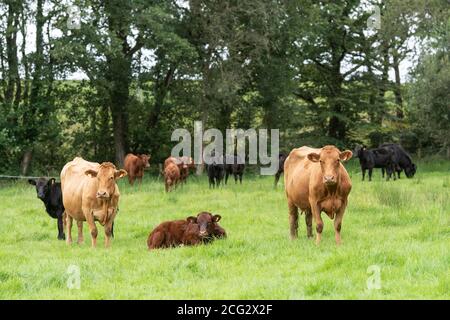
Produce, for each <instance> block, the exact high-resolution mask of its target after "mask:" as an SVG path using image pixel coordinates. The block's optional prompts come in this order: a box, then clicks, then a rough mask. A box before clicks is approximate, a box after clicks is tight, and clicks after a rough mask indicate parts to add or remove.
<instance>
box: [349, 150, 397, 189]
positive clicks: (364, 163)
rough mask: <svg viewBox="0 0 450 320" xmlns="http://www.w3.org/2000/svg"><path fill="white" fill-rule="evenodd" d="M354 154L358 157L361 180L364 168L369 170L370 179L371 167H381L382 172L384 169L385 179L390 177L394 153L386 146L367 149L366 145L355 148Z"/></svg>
mask: <svg viewBox="0 0 450 320" xmlns="http://www.w3.org/2000/svg"><path fill="white" fill-rule="evenodd" d="M355 154H356V157H358V159H359V164H360V166H361V171H362V180H363V181H364V178H365V176H366V170H369V181H372V171H373V168H382V170H383V172H384V170H386V172H387V178H386V179H387V180H389V179H390V178H391V177H392V174H393V173H394V171H395V161H394V153H393V152H392V151H391V150H389V149H386V148H376V149H367V148H366V146H362V147H359V148H356V149H355ZM383 178H384V174H383ZM395 179H396V177H395V174H394V180H395Z"/></svg>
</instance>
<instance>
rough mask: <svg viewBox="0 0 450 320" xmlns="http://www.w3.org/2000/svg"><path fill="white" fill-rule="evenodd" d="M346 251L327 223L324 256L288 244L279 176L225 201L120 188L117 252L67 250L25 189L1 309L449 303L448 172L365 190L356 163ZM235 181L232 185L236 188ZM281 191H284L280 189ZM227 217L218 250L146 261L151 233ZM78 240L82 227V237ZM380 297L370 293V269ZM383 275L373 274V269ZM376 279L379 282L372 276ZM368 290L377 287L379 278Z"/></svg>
mask: <svg viewBox="0 0 450 320" xmlns="http://www.w3.org/2000/svg"><path fill="white" fill-rule="evenodd" d="M347 168H348V170H349V173H350V175H351V177H352V181H353V190H352V192H351V194H350V197H349V207H348V209H347V211H346V214H345V216H344V221H343V227H342V240H343V243H342V245H341V246H340V247H336V245H335V241H334V230H333V226H332V221H331V220H330V219H329V218H328V217H327V216H326V215H325V214H322V217H323V219H324V223H325V226H324V232H323V239H322V243H321V244H320V246H318V247H317V246H316V245H315V244H314V241H313V240H309V239H307V237H306V228H305V224H304V216H301V217H300V219H299V222H300V223H299V239H297V240H296V241H291V240H289V225H288V213H287V205H286V201H285V195H284V189H283V184H282V183H280V184H279V186H278V189H277V190H274V189H273V176H257V175H249V174H246V175H244V183H243V185H242V186H241V185H235V184H234V181H233V180H231V183H229V184H228V186H226V187H223V188H221V189H219V190H210V189H208V181H207V177H206V176H203V177H199V178H197V177H192V176H191V177H190V178H189V180H188V183H187V184H186V185H185V186H183V187H182V188H178V189H177V190H176V191H175V192H172V193H169V194H166V193H165V192H164V184H163V182H162V180H161V179H159V180H158V178H157V177H155V176H149V175H148V174H147V175H146V176H145V178H144V183H143V185H142V186H140V187H137V186H135V187H130V186H129V185H128V182H127V181H126V179H122V180H121V181H120V183H119V187H120V188H121V199H120V203H119V207H120V212H119V214H118V216H117V218H116V220H115V229H114V232H115V239H114V240H113V243H112V248H110V249H105V248H104V247H103V239H104V233H103V228H102V227H99V243H98V247H97V248H96V249H91V248H90V234H89V231H88V228H87V225H86V224H84V234H85V243H84V244H82V245H78V244H76V243H74V244H73V245H72V246H71V247H67V245H66V244H65V242H64V241H58V240H57V239H56V236H57V230H56V220H53V219H50V217H48V215H47V213H46V212H45V211H44V206H43V204H42V202H41V201H40V200H39V199H37V198H36V193H35V190H34V188H33V187H32V186H30V185H28V184H27V183H26V182H25V181H20V182H15V183H6V184H5V183H3V184H1V185H0V209H1V214H0V298H1V299H412V298H418V299H426V298H431V299H436V298H444V299H448V298H450V272H449V270H450V171H449V168H450V162H448V161H447V162H443V161H435V162H428V163H425V162H419V163H418V168H419V169H418V172H417V174H416V176H415V177H414V178H413V179H406V178H404V176H403V177H402V179H401V180H399V181H395V182H394V181H390V182H386V181H383V180H382V179H381V173H380V170H376V171H375V172H374V180H373V181H372V182H367V181H366V182H362V181H361V173H360V170H359V167H358V166H357V163H356V160H352V161H351V162H350V164H349V165H347ZM229 182H230V181H229ZM280 182H282V180H280ZM203 210H206V211H210V212H213V213H218V214H221V215H222V221H221V222H220V224H221V226H223V227H224V228H225V229H226V230H227V232H228V239H225V240H217V241H215V242H213V243H212V244H210V245H206V246H199V247H180V248H175V249H168V250H159V251H154V252H148V251H147V247H146V240H147V236H148V234H149V232H150V231H151V230H152V229H153V228H154V227H155V226H156V225H157V224H159V223H160V222H162V221H165V220H171V219H180V218H185V217H187V216H189V215H195V214H197V213H198V212H199V211H203ZM72 232H73V235H74V236H75V238H74V240H75V241H76V227H74V229H73V231H72ZM71 265H75V266H77V267H79V270H80V280H81V282H80V289H69V288H68V287H67V280H68V277H69V274H68V273H67V270H68V268H69V266H71ZM373 265H375V266H376V267H375V268H379V270H380V279H381V282H380V289H372V290H369V289H368V288H367V281H368V279H369V278H370V277H373V276H374V275H373V273H372V271H370V270H373V269H371V267H370V266H373ZM372 268H373V267H372ZM368 269H369V271H368ZM369 281H370V279H369Z"/></svg>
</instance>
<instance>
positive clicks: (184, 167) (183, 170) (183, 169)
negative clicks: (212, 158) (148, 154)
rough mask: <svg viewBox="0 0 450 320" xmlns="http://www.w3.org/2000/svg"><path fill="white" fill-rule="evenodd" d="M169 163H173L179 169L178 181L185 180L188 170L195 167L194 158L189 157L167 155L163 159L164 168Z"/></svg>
mask: <svg viewBox="0 0 450 320" xmlns="http://www.w3.org/2000/svg"><path fill="white" fill-rule="evenodd" d="M169 163H174V164H176V165H177V166H178V169H180V182H186V181H187V177H188V176H189V170H190V169H192V168H195V164H194V160H193V159H192V158H191V157H187V156H183V157H172V156H171V157H169V158H167V159H166V160H165V161H164V168H166V167H167V165H168V164H169Z"/></svg>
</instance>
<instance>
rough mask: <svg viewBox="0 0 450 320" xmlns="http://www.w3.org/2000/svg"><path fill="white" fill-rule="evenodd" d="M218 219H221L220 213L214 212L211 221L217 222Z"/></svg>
mask: <svg viewBox="0 0 450 320" xmlns="http://www.w3.org/2000/svg"><path fill="white" fill-rule="evenodd" d="M220 219H222V216H221V215H220V214H215V215H214V216H213V221H214V222H219V221H220Z"/></svg>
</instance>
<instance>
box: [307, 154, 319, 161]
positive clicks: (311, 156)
mask: <svg viewBox="0 0 450 320" xmlns="http://www.w3.org/2000/svg"><path fill="white" fill-rule="evenodd" d="M308 159H309V160H310V161H312V162H319V160H320V155H319V154H317V153H314V152H313V153H310V154H308Z"/></svg>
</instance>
